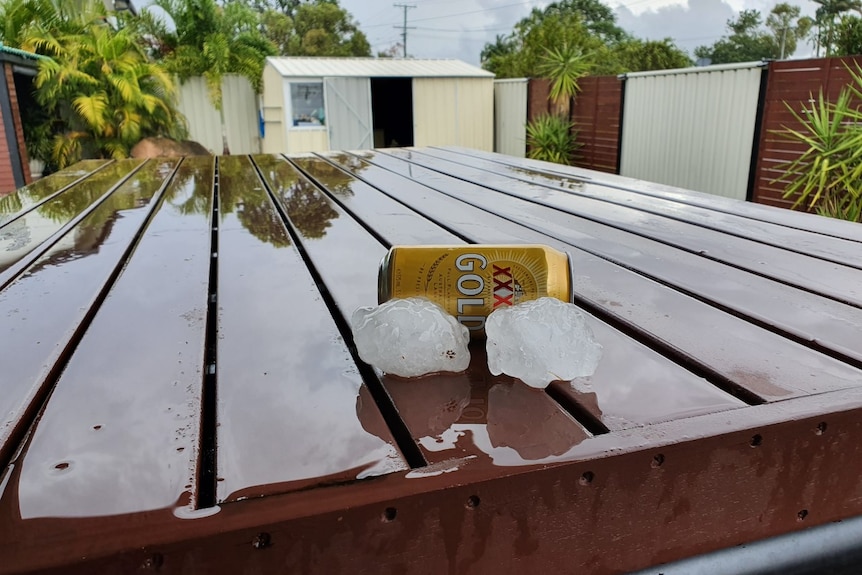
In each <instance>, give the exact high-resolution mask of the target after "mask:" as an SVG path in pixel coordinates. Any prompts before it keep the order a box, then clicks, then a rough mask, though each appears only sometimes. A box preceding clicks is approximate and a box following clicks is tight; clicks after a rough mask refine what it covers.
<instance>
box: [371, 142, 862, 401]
mask: <svg viewBox="0 0 862 575" xmlns="http://www.w3.org/2000/svg"><path fill="white" fill-rule="evenodd" d="M365 155H367V156H369V157H371V158H372V161H373V162H374V163H376V164H378V165H380V166H381V167H385V168H387V169H389V170H393V171H395V172H397V173H399V174H400V175H402V176H403V175H405V174H410V177H412V178H413V179H415V180H416V181H417V182H421V183H423V184H425V185H427V186H430V187H432V188H434V189H436V190H437V191H438V192H440V194H438V195H443V196H447V197H450V195H451V199H453V200H454V199H455V198H458V199H460V200H464V201H466V202H469V203H470V204H473V205H475V206H479V207H480V208H482V211H480V212H477V213H476V215H475V216H473V217H472V218H467V217H465V218H464V219H475V218H480V217H481V218H483V219H484V220H485V221H486V223H489V224H490V222H491V221H492V218H495V215H494V214H496V213H501V210H505V211H506V213H508V214H509V215H508V216H507V217H508V218H509V220H506V219H502V218H499V219H497V222H498V223H496V224H495V225H496V227H497V228H498V230H499V232H498V233H500V234H508V235H509V237H510V238H512V239H515V238H517V239H519V240H520V241H533V242H543V243H547V244H548V245H550V246H552V247H556V248H557V249H561V250H567V251H569V252H570V253H571V254H572V256H573V260H574V267H575V292H576V294H577V296H578V297H579V298H582V300H581V301H583V302H585V303H586V304H587V305H589V306H592V307H594V308H595V311H597V312H600V313H601V314H603V315H604V316H605V317H608V318H610V319H612V320H613V321H616V322H619V323H620V324H621V325H623V326H626V327H627V328H630V329H634V330H636V331H637V332H638V333H641V334H643V336H644V337H646V338H647V339H649V340H650V341H651V343H650V345H651V346H656V345H658V346H660V347H661V348H664V349H665V350H666V351H665V353H671V354H681V355H682V357H681V358H680V360H681V361H685V362H686V363H687V364H690V365H694V366H700V369H703V370H706V371H707V373H712V374H713V375H712V377H714V378H715V381H716V382H718V383H721V382H722V381H723V382H725V383H730V384H736V385H738V386H740V387H741V388H743V389H746V390H748V391H750V392H751V393H753V394H755V395H757V396H760V397H762V398H764V399H786V398H788V397H792V396H798V395H806V394H810V393H817V392H822V391H829V390H834V389H842V388H846V387H852V386H856V385H859V384H860V383H862V372H860V371H859V370H857V369H854V368H852V367H850V366H848V365H846V364H844V363H842V362H840V361H837V360H834V359H832V358H830V357H828V356H825V355H823V354H821V353H818V352H815V351H813V350H809V349H807V348H805V347H803V346H801V345H799V344H797V343H794V342H792V341H790V340H787V339H785V338H783V337H781V336H778V335H776V334H773V333H771V332H769V331H766V330H764V329H762V328H759V327H757V326H755V325H753V324H751V323H748V322H746V321H744V320H741V319H739V318H737V317H734V316H732V315H729V314H727V313H725V312H723V311H721V310H719V309H716V308H714V307H711V306H709V305H706V304H704V303H702V302H700V301H698V300H696V299H694V298H691V297H689V296H686V295H685V294H682V293H680V292H678V291H675V290H673V289H670V288H668V287H666V286H664V285H662V284H659V283H656V282H654V281H651V280H649V279H648V278H645V277H643V276H640V275H638V274H636V273H634V272H632V271H629V270H627V269H625V268H623V267H620V266H617V265H614V264H612V263H611V262H608V261H606V260H603V259H600V258H597V257H595V256H592V255H589V254H586V253H584V252H583V251H581V250H579V249H577V248H574V247H573V246H571V245H570V244H567V243H563V242H562V241H559V240H556V239H553V238H551V237H550V236H547V235H544V234H542V233H540V232H537V231H535V230H531V229H526V228H522V227H521V225H520V224H519V223H515V222H518V221H519V219H520V220H523V219H524V218H525V214H529V213H530V211H531V210H541V209H542V207H541V206H536V205H535V204H530V203H527V202H523V201H521V200H518V199H516V198H507V197H506V196H505V195H503V194H499V193H495V192H493V191H490V190H488V189H487V188H483V187H481V186H478V185H475V184H470V183H467V182H464V181H463V180H458V179H456V178H454V177H451V176H444V175H442V174H440V173H438V172H434V171H431V170H428V169H426V168H423V167H422V166H419V165H418V164H413V163H409V162H408V161H406V160H404V159H400V158H396V157H394V156H392V155H389V154H382V153H375V152H369V153H367V154H365ZM367 173H368V172H366V174H367ZM366 177H367V176H366ZM416 185H417V184H415V183H414V184H411V183H409V182H407V181H406V180H404V181H402V183H401V188H400V189H407V188H409V187H411V186H413V187H415V186H416ZM513 185H514V184H513ZM386 189H391V190H395V189H397V187H396V186H393V185H390V186H389V187H386ZM545 192H546V193H550V190H545ZM426 203H427V202H426ZM444 209H445V210H448V212H449V213H454V212H458V211H460V212H461V213H463V214H465V216H466V213H467V211H466V210H469V208H467V207H465V205H464V204H460V205H459V204H458V202H457V200H456V201H455V202H450V205H449V206H448V207H446V208H444ZM534 217H535V220H536V221H538V220H541V219H543V216H542V215H539V216H534ZM527 219H530V218H527ZM471 237H472V239H474V240H476V241H478V242H482V243H486V242H487V241H488V240H486V239H485V238H484V237H482V236H476V235H472V236H471ZM495 237H496V236H489V239H493V238H495ZM704 263H705V265H715V264H714V262H709V261H707V260H705V261H704ZM683 319H684V321H682V320H683ZM706 333H720V334H722V333H723V334H729V335H728V337H727V338H726V339H722V340H721V341H720V343H719V344H718V345H716V344H715V342H714V341H709V340H707V339H706V338H704V337H703V334H706ZM730 334H732V335H730Z"/></svg>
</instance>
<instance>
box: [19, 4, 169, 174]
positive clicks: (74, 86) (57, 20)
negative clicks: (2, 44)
mask: <svg viewBox="0 0 862 575" xmlns="http://www.w3.org/2000/svg"><path fill="white" fill-rule="evenodd" d="M51 6H53V4H52V3H51V2H49V1H47V0H34V1H27V0H24V1H21V0H14V1H13V2H9V3H7V4H5V5H4V8H5V9H7V10H9V9H11V10H13V11H14V12H15V13H16V14H25V13H26V14H29V15H31V16H32V15H38V18H40V19H38V20H33V21H31V22H29V23H26V24H21V23H19V24H20V25H21V26H22V28H20V29H19V30H17V31H10V32H9V34H10V36H11V37H14V38H15V39H16V40H17V41H18V42H19V47H20V48H22V49H24V50H28V51H31V52H36V53H39V54H43V55H46V56H49V57H50V58H51V59H50V60H41V61H40V62H39V71H38V74H37V75H36V78H35V82H34V85H35V87H36V100H37V102H38V103H39V104H40V106H41V107H42V112H41V113H42V114H43V116H42V119H43V123H38V124H36V125H35V127H34V126H33V125H31V126H30V132H31V133H30V134H28V136H27V137H28V139H33V138H38V139H39V142H38V143H34V152H35V154H34V155H35V156H36V157H40V156H44V155H45V150H46V148H45V142H46V140H48V135H49V134H50V135H52V136H53V145H52V147H51V153H50V156H51V160H52V162H53V163H54V164H55V165H56V166H58V167H60V168H62V167H64V166H67V165H69V164H71V163H74V162H76V161H77V160H79V159H81V158H82V157H111V158H124V157H127V156H128V154H129V150H130V149H131V147H132V146H134V145H135V144H136V143H137V142H138V141H139V140H140V139H141V138H144V137H148V136H160V135H166V136H173V137H177V136H182V135H183V134H184V131H185V127H184V120H183V118H182V116H180V115H179V113H178V112H177V111H176V109H175V107H174V103H173V102H174V95H175V86H174V83H173V80H172V78H171V77H170V76H169V75H168V74H167V73H166V72H165V70H164V69H162V68H161V67H159V66H157V65H155V64H153V63H151V62H149V61H148V60H147V57H146V55H145V54H144V52H143V50H142V49H141V47H140V45H139V44H138V42H137V36H136V35H135V32H134V30H133V29H132V28H128V27H127V28H121V29H120V30H114V29H113V28H112V27H110V26H108V25H106V23H105V16H106V14H105V12H104V6H103V4H102V3H101V2H99V1H98V0H80V1H79V2H78V3H77V4H75V9H74V10H72V9H69V8H68V6H69V3H63V2H58V3H57V8H56V10H53V11H51V10H49V8H50V7H51ZM63 6H65V8H64V7H63ZM5 33H6V32H4V34H5ZM41 159H45V158H41Z"/></svg>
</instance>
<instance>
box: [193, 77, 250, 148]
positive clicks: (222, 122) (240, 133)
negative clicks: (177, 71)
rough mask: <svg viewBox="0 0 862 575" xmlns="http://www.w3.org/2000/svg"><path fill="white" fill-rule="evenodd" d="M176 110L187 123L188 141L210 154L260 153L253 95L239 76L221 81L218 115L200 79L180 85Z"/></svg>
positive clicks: (204, 83)
mask: <svg viewBox="0 0 862 575" xmlns="http://www.w3.org/2000/svg"><path fill="white" fill-rule="evenodd" d="M177 107H178V109H179V111H180V112H181V113H182V114H183V115H184V116H185V117H186V119H187V120H188V124H189V138H190V139H192V140H194V141H196V142H199V143H200V144H202V145H203V146H204V147H205V148H207V149H208V150H210V151H211V152H212V153H214V154H221V153H231V154H257V153H260V135H259V131H258V130H259V128H258V125H259V124H258V108H257V96H256V95H255V93H254V89H253V88H252V87H251V84H250V83H249V81H248V80H247V79H246V78H244V77H243V76H235V75H229V76H225V77H224V78H223V79H222V112H221V113H220V112H219V111H218V110H217V109H216V107H215V106H214V105H213V104H212V102H211V101H210V98H209V92H208V90H207V85H206V81H205V80H204V79H203V78H200V77H197V78H189V79H188V80H186V81H185V82H183V83H182V84H180V89H179V97H178V102H177ZM225 144H226V145H227V150H225Z"/></svg>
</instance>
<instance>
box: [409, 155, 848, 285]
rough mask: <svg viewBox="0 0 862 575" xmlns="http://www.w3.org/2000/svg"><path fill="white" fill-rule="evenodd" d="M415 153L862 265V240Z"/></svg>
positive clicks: (451, 157)
mask: <svg viewBox="0 0 862 575" xmlns="http://www.w3.org/2000/svg"><path fill="white" fill-rule="evenodd" d="M413 153H414V154H424V155H428V156H431V157H434V158H438V159H441V160H446V161H449V162H453V163H456V164H460V165H466V166H470V167H471V168H480V169H481V170H485V171H487V172H490V173H492V174H494V176H492V177H490V178H489V179H488V180H487V181H485V180H483V183H486V185H489V186H492V187H493V186H495V185H496V184H495V182H496V181H503V182H507V183H508V181H509V180H518V181H522V182H527V183H530V184H537V185H541V186H547V187H549V188H553V189H556V190H563V191H564V192H567V193H570V194H574V195H576V196H583V197H587V198H592V199H594V200H599V201H602V202H607V203H611V204H616V205H621V206H626V207H628V208H632V209H637V210H640V211H643V212H646V213H649V214H653V215H657V216H660V217H667V218H671V219H674V220H679V221H683V222H686V223H689V224H694V225H696V226H701V227H704V228H707V229H710V230H714V231H718V232H722V233H726V234H730V235H732V236H737V237H741V238H744V239H748V240H752V241H756V242H759V243H763V244H766V245H770V246H773V247H778V248H782V249H785V250H789V251H794V252H798V253H801V254H806V255H809V256H813V257H816V258H820V259H824V260H827V261H831V262H833V263H838V264H842V265H847V266H850V267H854V268H857V269H860V268H862V245H860V244H859V242H854V241H851V240H845V239H842V238H835V237H830V236H823V235H821V234H817V233H814V232H806V231H802V230H795V229H792V228H788V227H785V226H781V225H778V224H772V223H768V222H761V221H758V220H752V219H749V218H744V217H741V216H736V215H733V214H727V213H724V212H720V211H716V210H710V209H708V208H702V207H699V206H692V205H686V204H682V205H681V204H680V203H679V202H674V201H672V200H667V199H664V198H659V197H656V196H643V195H640V194H635V193H632V192H629V191H624V190H618V189H616V188H613V187H609V186H603V185H600V184H592V183H585V184H582V185H575V186H573V185H572V180H571V179H570V178H566V177H564V176H552V175H550V174H541V173H538V172H534V171H526V170H524V169H522V168H515V167H512V166H505V165H501V164H498V163H496V162H491V161H489V160H482V159H480V158H466V159H465V158H464V157H463V156H460V155H459V154H456V153H454V152H449V151H446V150H422V151H420V152H417V151H414V152H413ZM499 176H505V178H504V179H501V180H498V179H497V178H499ZM474 181H475V180H474Z"/></svg>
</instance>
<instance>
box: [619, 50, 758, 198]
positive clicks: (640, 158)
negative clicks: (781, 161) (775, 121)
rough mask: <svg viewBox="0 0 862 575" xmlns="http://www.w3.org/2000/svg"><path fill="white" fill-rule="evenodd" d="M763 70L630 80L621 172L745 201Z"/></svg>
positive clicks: (718, 69) (693, 71)
mask: <svg viewBox="0 0 862 575" xmlns="http://www.w3.org/2000/svg"><path fill="white" fill-rule="evenodd" d="M763 69H764V68H763V65H762V64H761V63H759V62H755V63H747V64H736V65H728V66H708V67H704V68H687V69H684V70H673V71H661V72H645V73H636V74H628V75H627V76H626V87H625V106H624V107H625V109H624V114H623V136H622V157H621V167H620V173H621V174H622V175H624V176H630V177H635V178H640V179H643V180H648V181H652V182H659V183H662V184H668V185H673V186H680V187H682V188H687V189H691V190H697V191H701V192H706V193H710V194H715V195H719V196H725V197H731V198H737V199H745V197H746V192H747V189H748V178H749V171H750V168H751V151H752V145H753V139H754V129H755V124H756V121H757V118H756V116H757V102H758V96H759V93H760V80H761V74H762V73H763Z"/></svg>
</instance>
